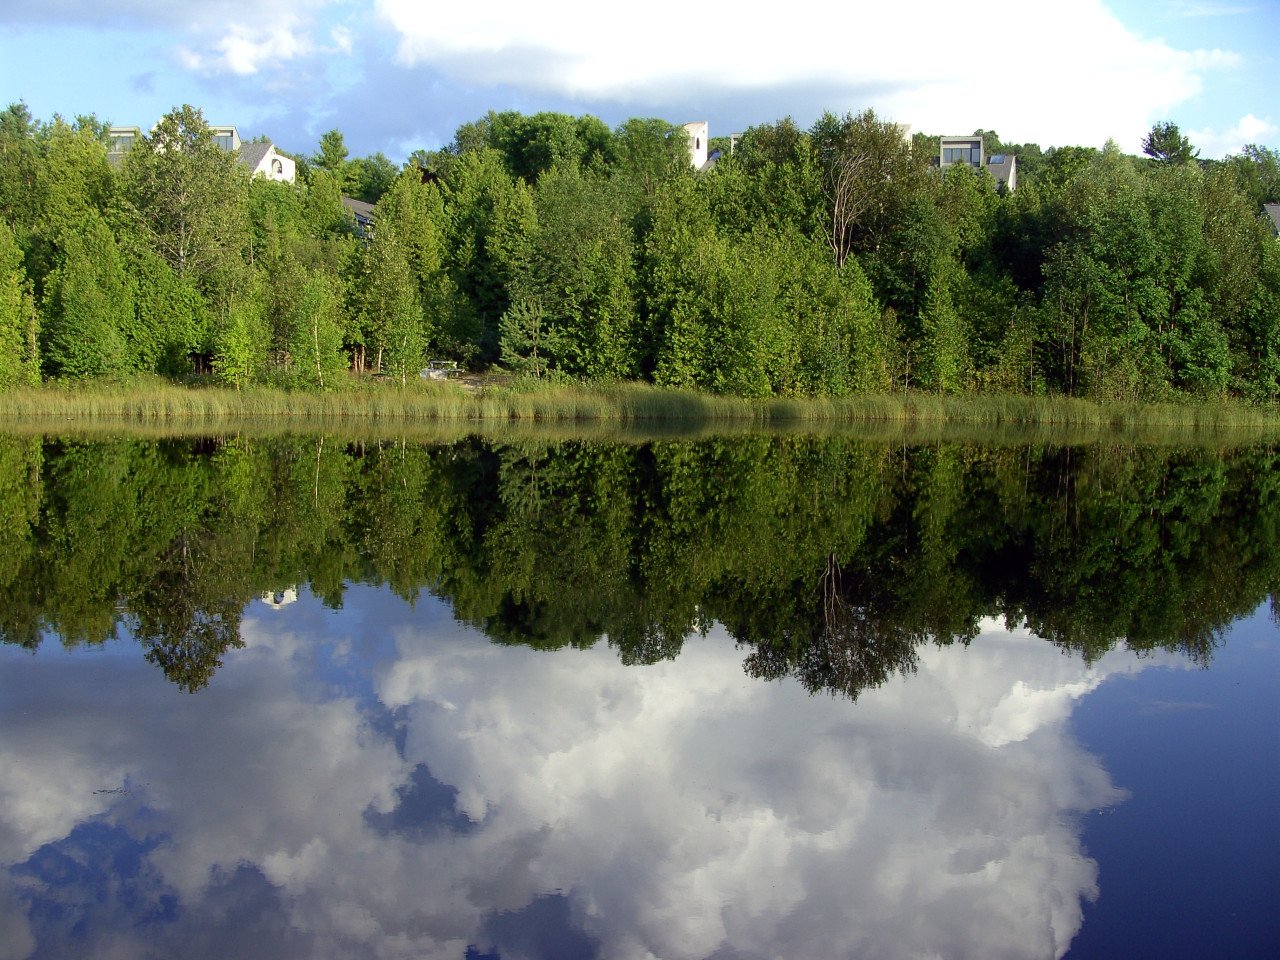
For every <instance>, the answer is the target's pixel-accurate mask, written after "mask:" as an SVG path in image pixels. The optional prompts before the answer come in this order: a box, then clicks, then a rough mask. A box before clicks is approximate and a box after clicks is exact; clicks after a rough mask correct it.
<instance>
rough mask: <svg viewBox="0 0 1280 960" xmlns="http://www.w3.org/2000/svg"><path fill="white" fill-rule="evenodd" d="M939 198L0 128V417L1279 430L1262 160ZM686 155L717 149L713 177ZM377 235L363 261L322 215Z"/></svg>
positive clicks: (810, 174) (1278, 186)
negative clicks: (537, 387)
mask: <svg viewBox="0 0 1280 960" xmlns="http://www.w3.org/2000/svg"><path fill="white" fill-rule="evenodd" d="M979 133H982V135H983V137H984V141H985V143H986V148H987V152H988V154H991V153H1000V152H1003V153H1014V154H1016V155H1017V156H1018V158H1019V189H1018V190H1017V191H1015V192H1005V191H1000V190H997V189H996V186H995V183H994V181H993V180H992V178H991V177H989V176H988V175H986V173H985V172H984V171H975V170H973V169H971V168H969V167H968V166H966V165H963V164H958V165H955V166H952V167H950V168H948V169H946V170H945V171H940V170H938V169H935V168H934V167H933V166H932V165H931V163H930V160H931V158H933V157H936V154H937V148H936V138H930V137H928V136H925V135H922V134H917V135H915V136H914V137H913V138H912V139H911V140H907V139H905V138H904V137H903V135H902V132H901V128H899V127H898V126H897V125H896V124H893V123H889V122H886V121H883V120H881V119H880V118H878V117H877V116H876V115H875V114H874V113H873V112H872V111H869V110H868V111H864V112H862V113H859V114H846V115H844V116H836V115H834V114H830V113H828V114H825V115H824V116H823V117H821V118H820V119H819V120H818V121H817V122H816V123H815V124H814V125H813V126H812V127H811V128H809V129H807V130H803V129H800V128H799V127H797V126H796V125H795V124H794V123H793V122H792V121H791V120H790V119H783V120H780V121H778V122H777V123H773V124H763V125H761V126H757V127H753V128H751V129H749V130H747V131H746V132H745V133H744V135H743V136H742V138H741V140H740V141H739V142H738V144H737V148H736V149H735V150H734V151H733V152H732V154H730V153H729V152H728V151H725V153H724V155H723V156H722V157H721V158H720V160H719V162H718V163H717V164H716V165H715V166H714V167H713V168H712V169H710V170H708V171H705V172H702V173H698V172H696V171H694V170H693V169H692V167H691V165H690V163H689V159H688V152H687V137H686V135H685V133H684V131H683V130H682V129H681V128H680V127H678V126H675V125H673V124H670V123H667V122H665V121H662V120H656V119H639V118H637V119H632V120H628V121H626V122H625V123H623V124H621V125H619V126H618V127H617V128H616V129H610V128H609V127H608V126H607V125H605V124H604V123H603V122H602V121H600V120H598V119H597V118H595V117H590V116H583V117H573V116H569V115H565V114H557V113H540V114H535V115H532V116H525V115H522V114H519V113H514V112H505V113H493V112H491V113H489V114H488V115H487V116H485V117H483V118H481V119H479V120H477V121H475V122H472V123H468V124H464V125H463V126H462V127H460V128H459V129H458V131H457V133H456V135H455V137H454V140H453V142H452V143H451V144H450V145H449V146H447V147H446V148H444V149H442V150H438V151H416V152H415V153H414V154H413V155H412V156H411V158H410V162H409V163H408V164H407V165H406V166H405V167H404V169H402V170H399V171H397V170H396V169H395V167H394V165H393V164H392V163H391V162H390V161H389V160H387V158H386V157H384V156H382V155H381V154H375V155H373V156H371V157H366V158H356V159H352V158H350V157H349V155H348V152H347V150H346V147H345V144H344V141H343V138H342V135H341V133H340V132H339V131H337V130H333V131H330V132H328V133H326V134H325V135H324V136H323V137H322V138H321V140H320V143H319V148H318V151H317V153H316V154H315V155H314V156H312V157H310V158H301V162H300V163H299V178H298V182H297V183H295V184H282V183H276V182H273V181H269V180H265V179H262V178H257V179H254V180H250V179H249V176H248V173H247V171H246V170H245V169H244V168H243V167H242V166H241V165H240V164H239V163H238V162H237V159H236V157H235V156H234V155H232V154H228V153H226V152H224V151H222V150H220V149H219V148H218V146H217V145H216V144H215V143H214V141H213V138H212V136H211V134H210V132H209V129H208V126H207V125H206V123H205V122H204V119H203V116H202V114H201V113H200V111H199V110H197V109H195V108H193V107H190V106H183V107H181V108H178V109H175V110H173V111H172V112H171V113H169V114H167V115H166V116H165V117H164V118H162V119H161V121H160V122H159V123H158V124H157V125H156V127H155V128H154V129H153V130H152V131H151V132H150V133H149V134H148V135H146V136H144V137H143V138H142V142H141V143H140V144H138V145H137V146H135V147H134V148H133V149H132V150H130V151H129V152H128V153H127V154H126V155H125V156H124V157H123V159H122V161H120V162H119V163H118V164H117V165H113V164H112V163H111V162H109V160H108V150H107V146H108V145H107V139H106V131H105V127H104V125H103V124H101V123H100V122H98V121H97V120H96V119H95V118H93V117H81V118H78V119H77V120H76V121H74V122H70V123H69V122H67V121H65V120H63V119H61V118H57V117H55V118H54V119H53V120H52V121H50V122H48V123H42V122H38V121H36V120H34V119H33V118H32V117H31V115H30V113H29V111H28V110H27V109H26V107H25V106H24V105H22V104H14V105H11V106H10V107H9V108H8V109H7V110H5V111H3V113H0V386H7V385H14V384H21V383H36V382H39V381H41V380H48V379H71V380H76V379H87V378H96V377H116V378H120V377H128V376H131V375H137V374H159V375H162V376H168V377H173V378H179V379H181V378H189V377H191V376H193V375H195V376H209V377H213V378H216V379H217V380H219V381H221V382H224V383H228V384H232V385H235V386H237V387H239V386H244V385H247V384H252V383H270V384H278V385H284V386H291V387H305V388H317V389H325V388H330V387H333V386H334V385H335V384H336V383H338V382H339V381H340V380H341V379H342V378H343V377H345V376H347V375H348V371H356V372H366V371H377V372H381V373H383V374H386V375H389V376H392V377H395V378H397V379H398V380H400V382H401V383H404V382H407V380H408V379H409V378H410V377H413V376H416V372H417V370H418V369H420V368H421V367H422V366H423V365H424V363H425V360H426V359H427V358H440V359H446V358H447V359H454V360H457V361H459V362H460V363H462V364H463V365H465V366H466V367H468V368H471V369H487V368H490V367H493V366H501V367H503V368H505V369H508V370H512V371H515V372H517V373H521V374H526V375H529V376H535V377H547V376H550V377H559V378H568V379H584V380H600V379H641V380H647V381H651V382H654V383H658V384H664V385H675V386H690V387H697V388H701V389H706V390H711V391H716V392H722V393H732V394H738V395H744V396H766V395H799V396H805V395H812V396H817V395H824V396H841V395H847V394H850V393H855V392H859V391H889V390H901V389H920V390H930V391H939V392H959V391H968V390H990V391H1004V392H1019V393H1030V394H1044V393H1068V394H1073V395H1079V396H1088V397H1093V398H1097V399H1101V400H1115V399H1161V398H1167V397H1174V396H1180V395H1187V396H1195V397H1223V396H1236V397H1242V398H1246V399H1250V400H1259V401H1267V400H1274V399H1276V398H1277V397H1278V396H1280V244H1278V243H1277V242H1276V241H1275V239H1274V237H1273V233H1272V231H1271V229H1270V226H1269V221H1268V220H1267V219H1266V218H1265V216H1264V215H1263V213H1262V205H1263V204H1265V203H1268V202H1276V201H1280V156H1278V155H1277V153H1276V151H1273V150H1270V149H1267V148H1263V147H1257V146H1251V147H1248V148H1246V149H1245V150H1244V151H1243V152H1242V153H1241V154H1239V155H1237V156H1233V157H1229V158H1227V159H1225V160H1223V161H1218V162H1204V161H1200V160H1198V158H1197V157H1196V154H1195V151H1194V150H1193V149H1192V148H1191V146H1190V144H1189V142H1188V141H1187V140H1186V138H1185V137H1183V136H1182V135H1181V133H1180V131H1179V130H1178V128H1177V127H1176V125H1174V124H1172V123H1163V124H1157V125H1156V126H1155V127H1153V129H1152V131H1151V133H1150V134H1149V135H1148V137H1147V140H1146V141H1145V143H1144V150H1145V153H1146V155H1145V156H1143V157H1132V156H1127V155H1125V154H1123V153H1122V152H1121V151H1120V150H1119V149H1118V148H1117V147H1116V146H1115V144H1113V143H1108V144H1107V145H1106V146H1104V147H1103V148H1101V149H1095V148H1090V147H1063V148H1057V149H1050V150H1045V151H1041V150H1040V149H1039V147H1038V146H1036V145H1034V144H1024V145H1017V144H1006V143H1003V142H1001V141H1000V139H999V137H998V136H997V135H996V134H994V133H992V132H989V131H988V132H984V131H979ZM725 145H726V144H720V143H715V142H713V144H712V146H713V147H714V146H725ZM344 195H345V196H355V197H358V198H361V199H365V200H367V201H369V202H373V203H375V204H376V207H375V213H374V224H375V225H374V228H373V229H372V230H371V231H370V233H369V235H368V236H364V235H362V234H361V233H360V231H359V230H358V229H357V228H356V225H355V223H354V221H353V219H352V218H351V217H350V215H349V214H348V213H347V212H346V211H345V210H344V208H343V205H342V197H343V196H344Z"/></svg>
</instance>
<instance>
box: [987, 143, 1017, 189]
mask: <svg viewBox="0 0 1280 960" xmlns="http://www.w3.org/2000/svg"><path fill="white" fill-rule="evenodd" d="M987 173H989V174H991V176H993V177H995V178H996V189H997V190H999V189H1000V188H1001V187H1003V188H1004V189H1005V190H1008V191H1009V192H1010V193H1012V192H1013V191H1014V190H1017V189H1018V158H1017V157H1016V156H1014V155H1013V154H1012V153H994V154H992V155H991V157H990V159H988V160H987Z"/></svg>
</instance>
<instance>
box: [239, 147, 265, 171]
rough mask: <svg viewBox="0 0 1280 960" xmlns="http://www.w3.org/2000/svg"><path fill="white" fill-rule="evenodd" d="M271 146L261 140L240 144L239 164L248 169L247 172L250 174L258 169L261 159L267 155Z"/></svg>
mask: <svg viewBox="0 0 1280 960" xmlns="http://www.w3.org/2000/svg"><path fill="white" fill-rule="evenodd" d="M271 146H272V145H271V143H270V142H269V141H267V142H263V141H261V140H259V141H257V142H255V143H242V144H241V145H240V162H241V163H243V164H244V165H245V166H246V167H248V168H249V172H250V173H252V172H253V171H254V170H257V169H258V164H260V163H261V162H262V158H263V157H265V156H266V155H267V152H268V151H269V150H270V149H271Z"/></svg>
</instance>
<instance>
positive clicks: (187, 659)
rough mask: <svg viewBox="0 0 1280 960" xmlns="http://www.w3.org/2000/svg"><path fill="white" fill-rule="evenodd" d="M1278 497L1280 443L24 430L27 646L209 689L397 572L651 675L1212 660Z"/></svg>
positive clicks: (5, 617)
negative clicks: (268, 622)
mask: <svg viewBox="0 0 1280 960" xmlns="http://www.w3.org/2000/svg"><path fill="white" fill-rule="evenodd" d="M1278 492H1280V459H1278V456H1277V450H1276V449H1275V448H1274V447H1267V446H1259V447H1255V448H1250V449H1246V450H1240V451H1226V452H1219V451H1206V450H1193V449H1175V448H1164V449H1154V448H1138V449H1135V448H1127V447H1122V446H1114V447H1106V446H1095V447H1088V448H1054V447H1025V448H1016V447H1007V448H991V447H979V446H967V445H941V446H918V447H902V446H897V445H895V446H892V447H891V446H887V445H884V444H879V443H872V442H862V441H856V440H850V439H847V438H835V439H826V438H815V437H782V438H779V437H745V438H738V439H715V440H705V441H697V442H688V441H662V442H653V443H647V444H641V445H634V446H626V445H617V444H604V443H589V442H583V441H574V442H564V443H548V442H541V441H529V442H513V443H502V444H497V443H489V442H485V441H483V440H480V439H477V438H470V439H466V440H461V441H457V442H454V443H450V444H445V445H438V446H413V445H406V444H403V443H391V442H387V443H378V444H367V443H359V442H342V441H336V440H335V439H334V438H321V437H311V438H299V437H287V438H278V439H264V440H249V439H244V438H227V439H218V440H215V439H204V440H199V441H192V440H171V441H162V442H154V441H115V442H110V443H97V444H93V443H84V442H75V441H68V440H53V439H51V440H40V439H22V438H13V437H9V438H5V437H0V642H6V643H12V644H19V645H22V646H25V647H29V648H35V647H38V646H39V645H40V644H41V643H42V642H47V641H48V639H49V638H50V637H54V636H56V637H59V638H61V640H62V642H63V643H65V644H67V645H69V646H71V645H79V644H96V643H101V642H103V641H104V640H107V639H108V638H111V637H115V636H124V637H132V638H133V639H134V640H136V641H137V643H138V644H139V645H140V647H141V650H142V653H143V655H145V656H146V657H147V658H148V659H149V660H150V661H151V662H153V663H155V664H156V665H157V667H159V668H160V669H162V670H163V671H164V672H165V674H166V675H167V676H168V677H169V678H170V679H171V680H173V682H175V683H177V684H179V685H180V686H182V687H183V688H184V689H187V690H196V689H199V688H200V687H202V686H204V685H205V684H207V683H208V682H209V680H210V678H211V677H212V676H213V674H214V672H215V671H216V669H217V667H218V664H219V663H220V662H221V659H222V657H223V656H224V655H225V654H226V653H227V651H228V650H230V649H232V648H234V647H236V646H238V645H240V642H241V641H240V635H239V627H240V622H241V617H242V615H243V611H244V609H245V607H246V606H247V605H248V604H249V603H250V601H252V600H254V599H255V598H257V597H259V596H261V595H262V594H263V593H264V592H275V591H283V590H285V589H286V588H290V587H293V586H295V585H301V584H307V585H309V587H310V590H311V592H312V593H313V594H314V595H316V596H318V597H320V598H321V599H322V600H323V601H324V602H325V603H326V604H329V605H332V606H334V607H338V606H340V605H341V604H342V602H343V596H344V592H345V590H346V588H347V585H349V584H351V583H370V584H379V585H386V586H387V587H389V588H390V589H391V590H393V591H394V592H395V594H397V595H398V596H400V597H402V598H404V599H406V600H410V601H412V600H414V599H415V598H417V597H418V596H420V595H421V594H423V593H429V594H431V595H434V596H436V597H439V598H441V599H443V600H445V601H446V602H448V604H449V605H450V607H451V609H452V611H453V614H454V616H456V617H457V618H458V619H459V620H461V621H464V622H466V623H469V624H472V625H474V626H476V627H477V628H479V629H480V630H482V631H483V632H484V633H485V634H486V635H487V636H489V637H490V638H491V639H492V640H493V641H494V642H499V643H507V644H527V645H531V646H534V647H537V648H540V649H557V648H561V647H566V646H577V647H589V646H592V645H594V644H597V643H599V642H601V641H602V640H605V639H606V638H607V642H608V643H609V644H610V645H612V646H613V647H615V648H616V649H617V652H618V655H619V657H620V658H621V659H622V660H623V661H624V662H627V663H652V662H656V661H659V660H663V659H668V658H672V657H675V656H677V655H678V654H679V652H680V651H681V649H682V646H683V644H684V642H685V640H686V638H688V637H689V636H691V635H693V634H696V633H698V632H699V631H703V630H706V629H707V628H708V627H709V626H710V625H711V624H712V623H720V624H723V625H724V626H725V628H726V629H727V630H728V631H729V633H730V634H731V635H732V637H733V638H734V639H735V640H736V641H737V642H738V643H740V644H741V645H742V646H743V649H744V657H745V667H746V669H747V670H748V672H750V673H751V674H752V675H753V676H758V677H761V678H774V677H782V676H792V677H795V678H797V679H798V680H799V681H800V682H802V683H804V684H805V685H806V686H808V687H809V688H810V689H811V690H815V691H816V690H829V691H833V692H838V693H841V694H844V695H847V696H850V697H856V696H857V695H858V693H859V691H861V690H862V689H865V688H868V687H873V686H876V685H878V684H879V683H881V682H883V681H884V680H885V679H886V678H887V677H888V676H890V675H891V674H893V673H896V672H902V671H910V670H911V669H912V667H913V666H914V664H915V662H916V658H917V656H918V650H919V648H920V646H921V645H922V644H926V643H937V644H950V643H965V642H968V641H969V640H970V639H971V638H973V637H974V636H976V635H977V634H978V632H979V630H980V629H981V622H982V620H983V618H985V617H991V616H996V617H1000V618H1003V619H1005V620H1006V621H1008V622H1009V623H1011V624H1018V623H1025V624H1026V625H1027V626H1028V627H1030V628H1031V629H1032V630H1033V631H1034V632H1035V633H1036V634H1037V635H1038V636H1040V637H1042V638H1044V639H1045V641H1046V642H1052V643H1055V644H1057V645H1059V646H1061V647H1062V648H1063V649H1064V650H1069V651H1072V652H1074V653H1075V654H1077V655H1082V656H1084V657H1085V658H1089V659H1091V658H1094V657H1098V656H1100V655H1102V654H1103V653H1105V652H1106V651H1108V650H1110V649H1112V648H1113V647H1115V646H1116V645H1117V644H1120V643H1123V644H1125V646H1127V648H1128V649H1130V650H1134V651H1144V650H1151V649H1157V648H1165V649H1172V650H1178V651H1181V652H1183V653H1185V654H1186V655H1188V656H1190V657H1192V658H1193V659H1195V660H1197V661H1199V662H1202V663H1203V662H1207V661H1208V660H1209V658H1210V657H1211V656H1212V653H1213V651H1214V649H1215V648H1216V646H1217V645H1218V643H1219V642H1220V640H1221V633H1222V630H1223V629H1224V628H1225V627H1226V625H1228V624H1229V623H1230V622H1231V621H1232V620H1234V619H1235V618H1237V617H1240V616H1243V615H1245V614H1248V613H1250V612H1251V611H1253V610H1254V609H1255V608H1256V607H1257V606H1258V605H1259V604H1260V603H1262V602H1263V601H1264V600H1265V599H1266V598H1267V597H1268V595H1273V594H1274V591H1275V589H1276V586H1277V584H1278V583H1280V549H1278V548H1277V544H1280V538H1278V537H1277V530H1278V529H1280V496H1277V493H1278Z"/></svg>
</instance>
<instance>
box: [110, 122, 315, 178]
mask: <svg viewBox="0 0 1280 960" xmlns="http://www.w3.org/2000/svg"><path fill="white" fill-rule="evenodd" d="M209 132H210V133H211V134H213V142H214V144H215V145H216V146H217V147H218V149H220V150H224V151H226V152H227V153H235V152H237V151H239V160H240V162H241V163H242V164H244V165H245V167H247V168H248V170H249V176H250V177H256V176H258V175H259V174H261V175H262V176H264V177H266V178H267V179H268V180H278V181H280V182H281V183H293V181H294V178H295V177H296V176H297V172H298V170H297V164H296V163H295V162H294V161H293V159H292V158H291V157H287V156H285V155H284V154H283V153H280V152H279V151H278V150H276V148H275V145H274V144H273V143H271V142H270V141H269V140H255V141H254V142H252V143H245V142H243V141H242V140H241V139H240V131H238V130H237V129H236V128H235V127H234V126H228V125H213V124H211V125H210V126H209ZM107 137H108V139H109V141H110V144H109V146H108V148H107V162H108V163H110V164H111V165H112V166H115V167H118V166H119V165H120V164H121V163H122V162H123V160H124V155H125V154H126V153H128V152H129V151H130V150H132V149H133V147H134V145H135V144H137V143H140V142H141V141H142V129H141V128H140V127H108V128H107Z"/></svg>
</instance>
